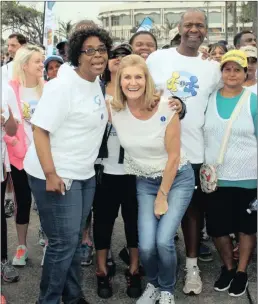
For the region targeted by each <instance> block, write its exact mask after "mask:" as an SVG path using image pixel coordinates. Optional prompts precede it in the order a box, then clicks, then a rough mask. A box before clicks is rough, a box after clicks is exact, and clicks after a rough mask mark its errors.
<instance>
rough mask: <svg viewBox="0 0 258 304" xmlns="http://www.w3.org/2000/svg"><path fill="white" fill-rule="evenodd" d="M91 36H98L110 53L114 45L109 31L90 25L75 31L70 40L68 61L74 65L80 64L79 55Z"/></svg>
mask: <svg viewBox="0 0 258 304" xmlns="http://www.w3.org/2000/svg"><path fill="white" fill-rule="evenodd" d="M89 37H98V38H99V40H100V41H101V42H103V43H104V44H105V46H106V48H107V52H108V55H109V53H110V50H111V47H112V39H111V37H110V35H109V33H108V32H107V31H106V30H104V29H101V28H98V27H90V28H87V29H82V30H78V31H75V32H74V33H73V34H72V36H71V37H70V39H69V41H68V61H70V63H71V64H72V65H73V66H74V67H78V66H79V57H80V55H81V49H82V46H83V43H84V42H85V40H87V39H88V38H89Z"/></svg>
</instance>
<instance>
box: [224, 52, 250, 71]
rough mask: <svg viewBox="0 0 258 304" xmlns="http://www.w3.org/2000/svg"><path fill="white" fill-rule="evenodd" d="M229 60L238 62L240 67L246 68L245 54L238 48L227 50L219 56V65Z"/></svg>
mask: <svg viewBox="0 0 258 304" xmlns="http://www.w3.org/2000/svg"><path fill="white" fill-rule="evenodd" d="M229 61H233V62H236V63H238V64H239V65H240V66H241V67H242V68H246V67H247V66H248V63H247V57H246V54H245V52H243V51H240V50H232V51H229V52H227V53H226V54H225V55H224V56H223V57H222V58H221V63H220V66H223V65H224V64H225V63H226V62H229Z"/></svg>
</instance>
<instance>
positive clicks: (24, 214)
mask: <svg viewBox="0 0 258 304" xmlns="http://www.w3.org/2000/svg"><path fill="white" fill-rule="evenodd" d="M9 174H11V178H12V182H13V188H14V194H15V201H16V208H17V211H16V219H15V220H16V224H19V225H24V224H28V223H29V221H30V207H31V190H30V186H29V183H28V177H27V174H26V172H25V170H18V169H17V168H15V167H14V166H12V165H11V173H9Z"/></svg>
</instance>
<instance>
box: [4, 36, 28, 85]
mask: <svg viewBox="0 0 258 304" xmlns="http://www.w3.org/2000/svg"><path fill="white" fill-rule="evenodd" d="M26 43H27V40H26V38H25V37H24V36H23V35H22V34H20V33H13V34H11V35H10V36H9V37H8V41H7V46H8V53H9V55H10V58H11V59H10V60H9V62H7V64H5V65H4V66H3V67H2V84H3V85H5V84H7V83H8V81H9V80H11V79H12V74H13V62H12V60H13V59H14V57H15V54H16V52H17V51H18V49H19V48H20V47H22V46H23V45H24V44H26Z"/></svg>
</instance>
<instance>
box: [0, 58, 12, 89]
mask: <svg viewBox="0 0 258 304" xmlns="http://www.w3.org/2000/svg"><path fill="white" fill-rule="evenodd" d="M1 72H2V88H3V87H4V86H6V85H8V82H9V81H10V80H11V79H12V76H13V61H11V62H9V63H7V64H5V65H3V66H2V68H1Z"/></svg>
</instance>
